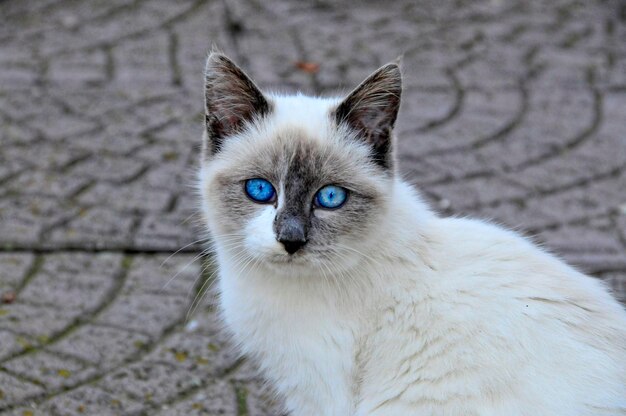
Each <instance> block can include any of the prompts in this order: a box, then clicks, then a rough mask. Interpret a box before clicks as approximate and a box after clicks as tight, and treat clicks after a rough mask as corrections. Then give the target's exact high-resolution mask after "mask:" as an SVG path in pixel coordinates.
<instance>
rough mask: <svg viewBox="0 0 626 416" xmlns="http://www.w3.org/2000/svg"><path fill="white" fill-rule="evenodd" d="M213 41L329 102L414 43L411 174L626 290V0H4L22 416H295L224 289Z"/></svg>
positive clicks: (260, 77) (291, 87) (405, 164)
mask: <svg viewBox="0 0 626 416" xmlns="http://www.w3.org/2000/svg"><path fill="white" fill-rule="evenodd" d="M212 45H216V46H218V47H219V48H221V49H222V50H223V51H224V52H226V53H227V54H228V55H230V56H231V57H232V58H233V59H234V60H236V61H237V62H238V63H239V64H240V65H241V66H242V67H243V68H244V69H245V70H247V71H248V72H249V73H250V74H251V75H252V76H253V78H255V80H256V81H257V82H258V84H259V85H260V86H262V87H265V88H279V89H280V90H285V91H295V90H302V91H305V92H307V93H312V94H333V93H337V92H345V91H347V90H349V89H351V88H352V87H353V86H354V85H355V84H356V83H358V82H359V81H361V80H362V79H363V78H364V77H365V76H366V75H367V74H369V73H370V72H371V71H373V70H374V69H376V68H377V67H378V66H379V65H381V64H384V63H386V62H387V61H390V60H393V59H395V58H396V57H397V56H398V55H400V54H404V74H405V90H404V93H403V106H402V110H401V114H400V119H399V124H398V129H397V133H398V136H399V139H398V146H397V150H398V158H399V161H400V167H401V171H402V174H403V175H404V177H405V178H406V179H407V180H409V181H410V182H412V183H414V184H415V185H416V186H417V187H418V188H419V189H420V190H421V191H422V192H423V193H424V195H425V197H426V198H427V199H428V200H429V201H430V202H431V203H432V204H433V206H434V207H435V208H436V209H437V210H439V211H440V212H442V213H443V214H445V215H471V216H477V217H481V218H487V219H492V220H494V221H497V222H499V223H502V224H505V225H507V226H509V227H512V228H515V229H517V230H520V231H521V232H523V233H525V234H526V235H528V236H531V237H533V238H534V239H535V241H538V242H541V243H543V244H545V246H546V247H548V248H549V249H551V250H552V251H553V252H555V253H557V254H559V255H560V256H562V257H563V258H565V259H567V260H568V261H569V262H570V263H572V264H574V265H576V266H577V267H579V268H580V269H582V270H584V271H586V272H588V273H590V274H592V275H594V276H597V277H598V278H600V279H603V280H605V281H606V282H607V284H608V285H610V286H611V287H612V288H613V290H614V292H615V294H616V296H618V297H619V298H620V299H622V300H624V299H625V298H626V2H624V1H593V0H585V1H582V0H581V1H576V0H532V1H526V0H480V1H464V0H443V1H434V0H432V1H409V0H406V1H405V0H398V1H394V2H379V1H351V2H347V1H346V2H333V1H323V0H315V1H309V2H305V1H299V2H297V1H287V0H272V1H264V0H263V1H262V0H237V1H200V0H179V1H167V0H106V1H105V0H91V1H78V0H36V1H35V0H0V415H21V416H29V415H31V416H32V415H79V414H88V415H130V414H133V415H135V414H137V415H157V414H158V415H176V414H180V415H201V414H204V415H207V414H208V415H217V414H223V415H240V416H243V415H248V416H261V415H279V414H281V412H280V410H279V408H280V405H279V403H277V402H276V403H274V402H272V401H271V400H269V398H268V394H267V392H266V390H264V388H263V386H262V382H261V381H260V380H259V378H258V376H257V374H256V372H255V371H254V368H253V367H252V366H251V365H250V364H249V363H247V362H245V361H243V360H239V359H238V358H237V357H236V356H235V355H234V354H233V353H232V352H231V350H230V349H229V348H228V345H227V343H226V341H225V339H224V337H223V336H222V335H220V333H219V331H218V329H219V325H218V324H217V319H216V317H215V312H214V308H213V306H212V302H211V300H210V299H208V297H202V296H201V295H202V293H203V286H202V285H203V284H204V283H206V282H209V281H210V276H211V273H212V271H213V269H212V266H211V264H210V263H208V262H206V260H205V261H204V262H203V259H202V258H201V257H202V256H200V252H201V250H202V245H201V242H199V241H197V240H198V239H200V238H201V236H202V233H200V232H198V227H197V224H198V218H199V217H198V215H197V201H196V199H195V196H194V192H193V185H194V181H193V178H194V169H195V165H196V159H197V158H198V146H199V143H200V135H201V131H202V111H203V91H202V82H203V79H202V70H203V65H204V59H205V58H206V56H207V53H208V51H209V49H210V48H211V46H212ZM179 249H182V250H181V251H180V252H178V253H177V254H173V253H175V252H177V250H179ZM207 286H208V285H205V286H204V288H206V287H207ZM199 295H200V296H199ZM194 300H195V302H194ZM196 305H199V307H196ZM242 306H245V305H242Z"/></svg>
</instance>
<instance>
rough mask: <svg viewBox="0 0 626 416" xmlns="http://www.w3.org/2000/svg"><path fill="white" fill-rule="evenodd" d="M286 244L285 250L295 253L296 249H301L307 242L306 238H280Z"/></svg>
mask: <svg viewBox="0 0 626 416" xmlns="http://www.w3.org/2000/svg"><path fill="white" fill-rule="evenodd" d="M278 241H280V242H281V243H282V245H283V246H285V251H286V252H287V253H289V254H293V253H295V252H296V251H298V250H300V249H301V248H302V246H304V245H305V244H306V240H304V239H302V240H287V239H278Z"/></svg>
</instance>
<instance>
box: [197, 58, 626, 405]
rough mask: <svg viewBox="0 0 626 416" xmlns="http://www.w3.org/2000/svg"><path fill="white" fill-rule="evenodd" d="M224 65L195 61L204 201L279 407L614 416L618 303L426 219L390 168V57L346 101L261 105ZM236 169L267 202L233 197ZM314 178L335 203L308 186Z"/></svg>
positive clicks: (235, 300) (485, 234)
mask: <svg viewBox="0 0 626 416" xmlns="http://www.w3.org/2000/svg"><path fill="white" fill-rule="evenodd" d="M231 65H232V63H231V62H230V61H228V60H227V59H226V58H224V57H222V56H220V55H212V56H211V57H210V58H209V64H208V67H207V131H208V134H207V139H208V140H207V141H206V143H205V157H204V160H205V163H204V164H203V168H202V171H201V192H202V195H203V202H204V213H205V217H206V220H207V223H208V226H209V229H210V230H211V232H212V234H213V235H214V238H215V248H216V252H217V259H218V265H219V283H218V285H219V292H220V302H221V307H222V312H223V316H224V319H225V321H226V324H227V326H228V327H229V328H230V330H231V331H232V333H233V335H234V337H235V340H236V341H237V343H238V344H239V345H240V347H241V348H242V351H243V352H244V353H245V354H246V355H248V356H251V357H253V358H255V359H256V360H257V362H258V363H259V365H260V367H261V369H262V371H263V372H264V374H265V375H266V376H267V378H268V380H269V381H270V382H271V383H272V385H273V386H275V387H276V389H277V390H278V391H279V392H280V393H281V394H282V395H283V396H284V397H285V399H286V402H287V406H288V408H289V410H290V411H291V412H292V414H293V415H297V416H366V415H367V416H374V415H378V416H390V415H398V416H404V415H416V416H417V415H446V416H448V415H450V416H454V415H459V416H461V415H481V416H490V415H494V416H495V415H511V416H515V415H520V416H521V415H528V416H531V415H532V416H535V415H568V416H570V415H571V416H574V415H577V416H578V415H580V416H584V415H589V416H591V415H626V313H625V312H624V309H623V308H622V307H621V306H620V305H619V304H618V303H617V302H616V301H615V300H614V299H612V298H611V296H610V295H609V294H608V292H607V291H606V289H605V288H604V286H603V285H602V284H601V283H600V282H599V281H597V280H595V279H592V278H590V277H587V276H585V275H583V274H581V273H579V272H577V271H575V270H573V269H572V268H570V267H569V266H567V265H565V264H564V263H562V262H560V261H559V260H557V259H556V258H555V257H554V256H552V255H550V254H548V253H546V252H544V251H543V250H541V249H539V248H537V247H536V246H534V245H533V244H531V243H530V242H528V241H526V240H525V239H524V238H522V237H520V236H519V235H517V234H515V233H513V232H509V231H506V230H503V229H501V228H499V227H496V226H493V225H490V224H487V223H484V222H481V221H477V220H469V219H451V218H440V217H438V216H437V215H435V214H434V213H432V212H430V211H429V209H428V208H427V207H426V206H425V205H424V204H423V203H422V202H421V201H420V199H419V197H418V196H417V194H416V193H415V192H414V191H413V190H412V188H411V187H409V186H408V185H406V184H405V183H403V182H402V180H401V179H399V178H398V177H397V175H396V174H395V173H394V169H393V158H392V157H391V155H390V148H391V137H390V133H391V128H392V127H393V122H394V121H395V112H396V111H397V104H399V90H395V89H394V88H393V87H395V86H396V84H395V82H397V83H398V84H397V87H398V88H399V72H396V71H397V67H394V66H393V65H391V66H390V65H388V66H386V67H383V68H382V69H381V70H379V71H378V72H377V73H376V74H374V76H372V77H371V78H370V79H368V80H367V81H366V82H365V83H364V84H362V85H361V86H360V87H359V89H357V90H356V91H355V92H354V93H353V94H351V96H350V97H349V98H348V99H346V100H344V101H343V102H340V101H339V100H332V99H330V100H322V99H312V98H307V97H278V96H270V97H262V98H263V99H265V100H266V101H265V103H263V102H262V101H261V102H260V101H259V99H260V97H259V96H257V95H256V92H255V91H252V92H250V91H245V89H247V88H251V89H255V88H256V87H254V85H253V84H251V83H248V80H247V78H243V80H244V81H245V82H239V83H238V81H237V79H240V80H241V79H242V77H245V76H244V75H243V74H241V73H238V72H237V71H238V70H236V67H234V68H233V67H232V66H231ZM224 68H226V69H224ZM233 76H234V77H235V78H236V79H234V80H233V79H229V77H233ZM378 87H380V88H378ZM240 88H244V91H239V89H240ZM386 94H387V95H386ZM389 95H390V96H389ZM218 96H219V97H220V100H217V99H216V98H215V97H218ZM228 96H233V97H239V98H241V97H247V98H246V100H248V101H250V97H253V98H254V100H257V101H256V102H255V103H254V104H253V105H252V106H249V107H245V105H246V100H243V101H242V100H239V101H237V102H235V103H233V102H228V105H222V104H224V103H225V101H224V100H222V98H223V97H228ZM394 97H396V98H397V102H396V101H395V99H394ZM383 99H386V100H390V101H389V102H388V103H387V104H388V105H387V106H386V107H382V106H381V105H380V104H381V103H382V100H383ZM215 103H217V105H214V104H215ZM343 107H348V109H347V110H346V108H343ZM232 108H237V114H243V115H244V117H243V118H244V119H243V120H236V119H235V118H233V117H227V116H225V114H226V115H228V114H230V115H231V116H232V113H228V112H229V111H231V109H232ZM259 108H260V110H259ZM220 111H222V114H220ZM255 111H258V114H256V115H253V116H250V114H253V113H254V112H255ZM224 112H225V113H224ZM337 112H342V114H341V117H335V115H336V113H337ZM379 113H380V114H379ZM377 114H378V115H379V117H377V116H376V115H377ZM214 115H218V117H214V118H211V117H212V116H214ZM385 117H387V118H385ZM233 120H236V121H237V123H239V124H237V123H235V124H233V123H232V121H233ZM229 123H230V124H229ZM385 123H386V124H385ZM385 140H388V141H389V143H388V144H386V143H383V141H385ZM251 178H265V179H267V180H268V181H269V182H270V183H271V184H273V186H274V188H275V194H272V195H273V197H274V199H268V200H267V201H262V202H260V203H259V201H258V200H256V199H255V201H256V202H254V201H253V200H251V199H250V198H249V197H248V198H246V196H245V194H244V189H243V188H244V185H242V184H245V186H247V184H248V182H247V181H248V180H249V179H251ZM329 183H330V184H340V185H341V186H342V187H344V188H345V189H348V190H349V197H348V198H347V200H346V201H345V202H344V203H343V204H344V205H340V206H339V207H338V208H333V209H326V208H324V206H320V204H319V203H318V200H317V199H315V198H317V195H318V194H316V191H317V190H318V189H324V186H325V185H327V184H329ZM246 189H247V188H246ZM319 192H321V190H320V191H318V193H319ZM311 201H313V202H311ZM298 232H303V233H304V234H303V235H304V238H303V239H302V242H301V243H299V244H300V245H299V246H298V247H296V248H295V249H293V250H296V251H294V252H292V245H289V244H292V243H293V241H292V240H294V239H296V237H293V236H294V235H296V234H297V235H298V236H299V235H300V234H298ZM294 233H295V234H294ZM287 234H289V236H290V237H289V239H288V241H286V239H285V238H283V237H284V236H285V235H287ZM298 238H299V237H298ZM285 250H287V251H288V253H287V252H285Z"/></svg>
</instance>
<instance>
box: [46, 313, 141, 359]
mask: <svg viewBox="0 0 626 416" xmlns="http://www.w3.org/2000/svg"><path fill="white" fill-rule="evenodd" d="M149 341H150V340H149V338H148V337H147V336H145V335H142V334H139V333H137V332H134V331H124V330H121V329H117V328H110V327H105V326H98V325H91V324H90V325H85V326H83V327H81V328H78V329H77V330H76V331H75V332H73V333H72V334H71V335H69V336H68V337H65V338H63V339H62V340H61V341H59V342H56V343H54V344H52V345H50V346H48V347H47V349H48V350H49V351H53V352H58V353H61V354H65V355H69V356H74V357H77V358H80V359H81V360H83V361H87V362H90V363H92V364H94V365H96V366H97V367H98V368H99V369H101V370H107V369H110V368H113V367H115V366H117V365H119V364H121V363H122V362H123V361H124V360H127V359H129V358H130V357H132V356H135V355H137V354H138V353H139V351H141V350H142V349H143V348H145V347H146V346H148V345H149Z"/></svg>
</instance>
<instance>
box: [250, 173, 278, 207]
mask: <svg viewBox="0 0 626 416" xmlns="http://www.w3.org/2000/svg"><path fill="white" fill-rule="evenodd" d="M245 190H246V195H248V198H250V199H251V200H253V201H254V202H258V203H261V204H265V203H269V202H274V200H275V197H276V190H275V189H274V186H272V184H271V183H270V182H269V181H268V180H266V179H263V178H254V179H248V180H247V181H246V183H245Z"/></svg>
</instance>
